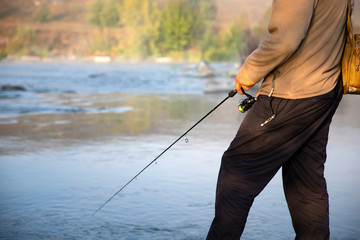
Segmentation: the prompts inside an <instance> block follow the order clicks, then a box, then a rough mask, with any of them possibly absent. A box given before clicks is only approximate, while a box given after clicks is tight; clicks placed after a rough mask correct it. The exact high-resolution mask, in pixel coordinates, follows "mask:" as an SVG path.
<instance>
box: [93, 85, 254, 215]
mask: <svg viewBox="0 0 360 240" xmlns="http://www.w3.org/2000/svg"><path fill="white" fill-rule="evenodd" d="M241 90H242V92H243V93H244V94H245V95H246V96H247V97H248V98H251V99H253V98H254V97H252V96H251V95H249V94H247V93H245V91H244V90H243V89H242V88H241ZM236 93H237V91H236V90H235V89H234V90H231V91H230V92H229V93H228V96H227V97H226V98H225V99H224V100H222V101H221V102H220V103H219V104H218V105H216V106H215V107H214V108H213V109H212V110H211V111H210V112H208V113H207V114H206V115H205V116H204V117H202V118H201V119H200V120H199V121H197V122H196V123H195V124H194V125H193V126H192V127H191V128H189V129H188V130H187V131H186V132H185V133H184V134H182V135H181V136H180V137H179V138H178V139H176V140H175V141H174V142H173V143H172V144H170V145H169V146H168V147H167V148H166V149H165V150H164V151H163V152H161V153H160V154H159V155H158V156H157V157H156V158H154V160H152V161H151V162H150V163H149V164H148V165H146V166H145V167H144V168H143V169H142V170H141V171H140V172H138V173H137V174H136V175H135V176H134V177H133V178H131V179H130V180H129V181H128V182H127V183H126V184H125V185H124V186H122V187H121V188H120V189H119V190H118V191H117V192H116V193H114V194H113V195H112V196H111V197H110V198H109V199H108V200H107V201H105V202H104V203H103V204H102V205H101V206H100V207H99V208H98V209H96V210H95V211H94V212H93V214H92V216H94V215H95V214H96V213H97V212H98V211H100V210H101V209H102V208H103V207H104V206H105V205H106V204H107V203H108V202H110V201H111V200H112V199H113V198H114V197H115V196H116V195H117V194H119V193H120V192H121V191H122V190H123V189H124V188H125V187H126V186H127V185H129V184H130V183H131V182H132V181H134V180H135V179H137V177H138V176H139V175H140V174H141V173H142V172H144V171H145V170H146V169H147V168H148V167H150V165H152V164H153V163H154V162H156V160H158V159H159V157H161V156H162V155H163V154H164V153H165V152H166V151H167V150H169V149H170V148H171V147H172V146H173V145H174V144H175V143H177V142H178V141H179V140H180V139H181V138H183V137H184V136H186V134H187V133H188V132H190V131H191V130H192V129H193V128H194V127H196V126H197V125H198V124H199V123H200V122H201V121H203V120H204V119H205V118H206V117H207V116H209V115H210V114H211V113H212V112H213V111H215V109H217V108H218V107H219V106H220V105H221V104H223V103H224V102H225V101H226V100H228V99H229V98H231V97H233V96H235V94H236ZM247 109H249V108H247ZM185 142H186V143H188V142H189V139H188V138H185Z"/></svg>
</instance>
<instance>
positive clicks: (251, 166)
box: [207, 0, 347, 240]
mask: <svg viewBox="0 0 360 240" xmlns="http://www.w3.org/2000/svg"><path fill="white" fill-rule="evenodd" d="M346 15H347V0H341V1H340V0H303V1H298V0H273V2H272V13H271V18H270V23H269V27H268V31H269V32H268V36H267V37H266V38H265V40H264V41H263V42H262V43H261V44H260V45H259V47H258V48H257V49H256V50H255V51H254V52H252V53H251V54H250V55H249V56H248V57H247V59H246V60H245V63H244V65H243V66H242V68H241V69H240V70H239V72H238V74H237V76H236V83H235V89H236V90H237V92H238V93H240V94H242V91H241V88H243V89H244V90H249V89H250V88H251V87H252V86H254V85H255V84H256V83H258V82H260V81H261V80H262V79H264V80H263V82H262V84H261V86H260V89H259V92H258V99H257V101H256V103H255V104H254V106H253V107H252V109H250V110H249V112H248V113H247V116H246V117H245V119H244V121H243V122H242V124H241V126H240V128H239V130H238V132H237V134H236V136H235V138H234V139H233V141H232V142H231V144H230V146H229V148H228V149H227V151H225V153H224V154H223V157H222V161H221V166H220V171H219V175H218V183H217V189H216V202H215V217H214V219H213V222H212V224H211V227H210V230H209V233H208V236H207V239H208V240H228V239H231V240H233V239H240V236H241V235H242V233H243V230H244V227H245V223H246V219H247V216H248V213H249V210H250V207H251V205H252V203H253V201H254V198H255V197H256V196H258V194H259V193H260V192H261V191H262V190H263V189H264V187H265V186H266V185H267V184H268V183H269V181H270V180H271V179H272V178H273V177H274V175H275V174H276V172H277V171H278V170H279V169H280V168H282V178H283V186H284V192H285V196H286V201H287V204H288V208H289V211H290V215H291V218H292V224H293V227H294V230H295V234H296V239H301V240H303V239H308V240H322V239H329V235H330V231H329V204H328V193H327V188H326V181H325V178H324V163H325V160H326V145H327V141H328V133H329V126H330V123H331V119H332V117H333V115H334V113H335V110H336V108H337V107H338V105H339V102H340V100H341V97H342V92H343V88H342V80H341V74H340V73H341V67H340V61H341V56H342V52H343V49H344V43H345V39H344V37H345V21H346ZM268 237H269V238H271V236H268Z"/></svg>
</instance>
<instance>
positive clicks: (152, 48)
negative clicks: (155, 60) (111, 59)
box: [119, 0, 160, 57]
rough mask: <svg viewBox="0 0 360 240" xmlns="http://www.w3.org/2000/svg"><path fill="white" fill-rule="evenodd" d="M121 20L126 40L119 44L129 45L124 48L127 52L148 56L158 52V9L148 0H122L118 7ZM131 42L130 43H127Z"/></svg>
mask: <svg viewBox="0 0 360 240" xmlns="http://www.w3.org/2000/svg"><path fill="white" fill-rule="evenodd" d="M120 12H121V21H120V23H121V24H122V26H123V27H124V28H125V31H126V35H127V36H126V37H125V39H123V40H124V41H126V42H121V39H120V43H119V44H120V45H125V46H131V47H130V48H127V49H124V48H122V49H123V50H124V51H127V54H130V55H131V54H135V55H137V56H140V57H148V56H151V55H153V54H156V53H157V52H158V47H157V42H158V39H159V26H160V11H159V9H158V7H157V5H155V4H153V3H152V1H149V0H123V2H122V5H121V7H120ZM129 42H131V43H132V44H129Z"/></svg>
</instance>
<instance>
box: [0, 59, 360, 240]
mask: <svg viewBox="0 0 360 240" xmlns="http://www.w3.org/2000/svg"><path fill="white" fill-rule="evenodd" d="M211 66H212V67H213V68H214V69H215V72H216V75H215V77H213V78H212V79H209V78H198V77H194V76H193V75H192V74H193V73H194V66H193V65H192V64H185V63H167V64H157V63H135V62H134V63H124V62H110V63H103V64H96V63H92V62H88V61H72V62H66V61H58V62H21V61H3V62H0V85H2V86H3V85H12V86H15V85H17V86H22V87H23V88H24V89H26V91H5V90H2V91H0V239H123V240H125V239H126V240H136V239H154V240H168V239H174V240H195V239H199V240H200V239H204V238H205V236H206V234H207V231H208V228H209V226H210V224H211V221H212V218H213V214H214V200H215V186H216V179H217V173H218V169H219V164H220V158H221V155H222V153H223V151H224V150H226V148H227V146H228V144H229V143H230V141H231V140H232V138H233V136H234V134H235V132H236V130H237V128H238V126H239V124H240V123H241V121H242V119H243V117H244V114H242V113H240V112H239V111H238V110H237V104H238V102H239V101H240V99H241V98H242V97H240V96H239V95H237V96H235V97H234V98H231V99H229V100H227V101H226V102H225V103H224V104H223V105H221V106H220V107H219V108H218V109H217V110H216V111H214V112H213V113H212V114H211V115H210V116H208V117H207V118H206V119H205V120H204V121H203V122H202V123H201V124H199V125H198V126H197V127H196V128H194V129H193V130H192V131H191V132H190V133H189V134H187V136H186V139H187V140H188V141H185V138H184V139H181V140H180V141H179V142H178V143H177V144H175V145H174V146H173V147H172V148H171V149H170V150H169V151H167V152H166V153H165V154H164V155H163V156H161V157H160V158H159V159H158V160H157V161H156V162H155V163H154V164H152V165H151V166H150V167H149V168H148V169H147V170H146V171H144V172H143V173H142V174H141V175H140V176H139V177H138V178H137V179H136V180H134V181H133V182H132V183H131V184H130V185H128V186H127V187H126V188H125V189H124V190H123V191H122V192H120V193H119V194H118V195H117V196H116V197H115V198H114V199H112V201H110V202H109V203H108V204H107V205H105V206H104V208H103V209H101V211H99V212H98V213H96V214H95V216H92V213H93V212H94V211H95V210H96V209H97V208H98V207H100V205H101V204H102V203H104V202H105V201H106V200H107V199H109V198H110V197H111V196H112V195H113V194H114V193H115V192H116V191H117V190H118V189H119V188H120V187H121V186H122V185H123V184H125V183H126V182H127V181H128V180H130V179H131V178H132V177H133V176H134V175H135V174H136V173H138V172H139V171H140V170H141V169H142V168H143V167H145V166H146V165H147V164H148V163H149V162H151V161H152V160H153V159H154V158H155V157H156V156H157V155H158V154H160V153H161V152H162V151H163V150H164V149H165V148H167V147H168V146H169V145H170V144H171V143H172V142H173V141H174V140H176V139H177V138H178V137H179V136H181V135H182V134H183V133H184V132H185V131H186V130H187V129H189V128H190V127H191V126H192V125H193V124H194V123H195V122H197V121H198V120H199V119H200V118H202V117H203V116H204V115H205V114H206V113H207V112H209V111H210V110H211V109H212V108H213V107H214V106H215V105H217V104H218V103H219V102H220V101H221V100H223V99H224V98H225V97H226V96H227V92H226V91H219V92H217V93H204V89H206V88H207V86H208V85H209V83H210V84H211V83H214V82H221V81H228V80H229V78H228V77H227V73H228V72H229V71H230V70H231V68H232V66H233V64H225V63H216V64H215V63H212V64H211ZM231 81H232V80H231ZM215 86H216V84H215ZM220 90H221V89H220ZM228 90H231V88H230V89H228ZM251 93H252V94H254V92H251ZM359 105H360V97H359V96H344V98H343V101H342V102H341V104H340V107H339V109H338V111H337V113H336V115H335V116H334V119H333V123H332V126H331V129H330V139H329V144H328V159H327V163H326V170H325V176H326V178H327V182H328V191H329V195H330V221H331V225H330V228H331V239H333V240H351V239H353V240H355V239H360V188H359V185H360V157H359V143H360V120H359V119H360V109H359ZM294 236H295V234H294V231H293V229H292V225H291V219H290V215H289V213H288V209H287V205H286V202H285V198H284V194H283V190H282V182H281V175H280V174H277V175H276V176H275V177H274V179H273V180H272V181H271V182H270V183H269V185H268V186H267V187H266V188H265V190H264V191H263V192H262V193H261V194H260V195H259V197H258V198H257V199H256V200H255V202H254V205H253V207H252V209H251V212H250V215H249V218H248V222H247V225H246V228H245V231H244V234H243V237H242V239H245V240H258V239H274V240H279V239H284V240H285V239H293V238H294Z"/></svg>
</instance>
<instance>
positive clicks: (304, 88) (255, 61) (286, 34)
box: [244, 0, 347, 99]
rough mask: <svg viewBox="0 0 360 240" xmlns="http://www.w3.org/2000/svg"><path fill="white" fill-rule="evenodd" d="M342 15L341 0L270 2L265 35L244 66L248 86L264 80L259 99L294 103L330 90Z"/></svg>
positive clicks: (335, 71) (337, 62) (340, 48)
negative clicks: (269, 96) (268, 98)
mask: <svg viewBox="0 0 360 240" xmlns="http://www.w3.org/2000/svg"><path fill="white" fill-rule="evenodd" d="M346 14H347V0H273V3H272V15H271V18H270V23H269V27H268V30H269V34H268V36H267V37H266V39H265V40H264V41H263V42H262V43H261V44H260V46H259V47H258V49H256V50H255V51H254V52H253V53H252V54H250V55H249V56H248V58H247V59H246V61H245V63H244V64H245V69H246V71H247V73H248V75H249V78H250V79H251V81H253V82H254V83H257V82H259V81H260V80H262V79H263V78H264V81H263V83H262V85H261V87H260V94H263V95H269V94H270V93H271V92H272V96H274V97H280V98H287V99H299V98H307V97H313V96H318V95H321V94H325V93H327V92H329V91H331V90H332V89H333V88H334V87H335V85H336V83H337V79H338V77H339V74H340V72H341V66H340V61H341V55H342V52H343V48H344V43H345V39H344V36H345V34H344V31H345V21H346ZM274 75H276V78H275V80H274V82H273V79H274Z"/></svg>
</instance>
